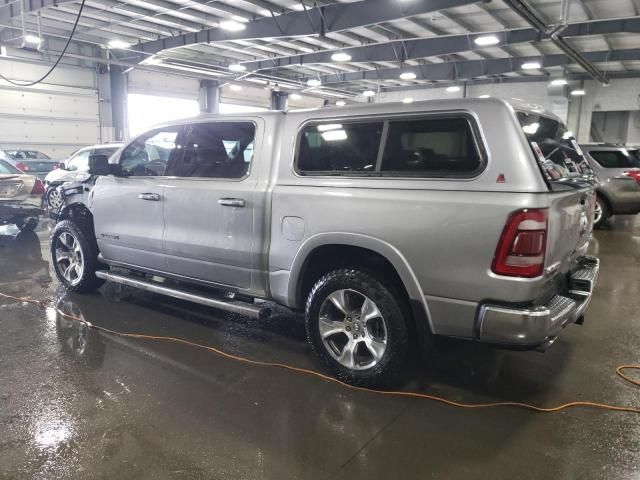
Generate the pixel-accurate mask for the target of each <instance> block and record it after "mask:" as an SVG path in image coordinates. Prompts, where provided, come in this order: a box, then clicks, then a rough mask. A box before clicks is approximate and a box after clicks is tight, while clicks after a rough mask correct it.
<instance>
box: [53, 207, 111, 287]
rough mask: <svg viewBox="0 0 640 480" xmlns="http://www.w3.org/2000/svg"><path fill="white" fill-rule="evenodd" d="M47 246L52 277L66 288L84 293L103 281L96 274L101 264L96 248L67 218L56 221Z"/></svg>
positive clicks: (98, 285)
mask: <svg viewBox="0 0 640 480" xmlns="http://www.w3.org/2000/svg"><path fill="white" fill-rule="evenodd" d="M50 247H51V258H52V260H53V269H54V271H55V273H56V277H58V280H60V283H62V285H63V286H64V287H65V288H66V289H67V290H69V291H72V292H78V293H86V292H91V291H93V290H96V289H97V288H99V287H100V286H101V285H102V284H103V283H104V280H102V279H100V278H98V277H96V270H99V269H100V267H101V265H100V263H99V262H98V248H97V247H96V246H95V242H91V241H89V240H88V239H87V237H86V235H85V233H84V232H83V231H82V229H80V228H79V227H78V226H77V225H76V224H75V223H73V222H71V221H69V220H64V221H62V222H60V223H58V224H57V225H56V227H55V228H54V230H53V234H52V235H51V245H50Z"/></svg>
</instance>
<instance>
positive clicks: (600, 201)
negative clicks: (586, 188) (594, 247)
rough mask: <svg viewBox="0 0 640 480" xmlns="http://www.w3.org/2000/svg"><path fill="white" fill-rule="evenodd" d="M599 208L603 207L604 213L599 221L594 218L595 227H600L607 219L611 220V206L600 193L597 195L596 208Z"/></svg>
mask: <svg viewBox="0 0 640 480" xmlns="http://www.w3.org/2000/svg"><path fill="white" fill-rule="evenodd" d="M598 208H600V209H601V212H602V214H601V215H600V218H599V219H597V221H596V220H594V222H593V227H594V228H600V227H601V226H602V225H604V223H605V222H606V221H607V220H609V217H611V207H609V203H608V202H607V201H606V200H605V199H604V198H603V197H601V196H600V195H596V210H597V209H598Z"/></svg>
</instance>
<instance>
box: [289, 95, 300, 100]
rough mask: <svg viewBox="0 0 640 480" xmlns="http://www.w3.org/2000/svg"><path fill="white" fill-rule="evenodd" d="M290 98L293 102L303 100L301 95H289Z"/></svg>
mask: <svg viewBox="0 0 640 480" xmlns="http://www.w3.org/2000/svg"><path fill="white" fill-rule="evenodd" d="M289 98H290V99H291V100H302V95H300V94H299V93H292V94H291V95H289Z"/></svg>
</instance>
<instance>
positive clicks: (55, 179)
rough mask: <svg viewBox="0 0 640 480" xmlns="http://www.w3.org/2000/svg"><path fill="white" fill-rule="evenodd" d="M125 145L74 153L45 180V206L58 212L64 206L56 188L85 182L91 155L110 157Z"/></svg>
mask: <svg viewBox="0 0 640 480" xmlns="http://www.w3.org/2000/svg"><path fill="white" fill-rule="evenodd" d="M122 145H123V144H121V143H110V144H105V145H92V146H90V147H84V148H81V149H79V150H77V151H76V152H74V153H73V154H72V155H71V156H70V157H69V158H68V159H67V160H65V161H64V168H59V169H57V170H54V171H52V172H51V173H49V174H48V175H47V176H46V177H45V179H44V187H45V195H44V200H45V205H46V206H47V208H49V209H51V210H53V211H57V210H58V209H59V208H60V207H61V206H62V198H61V197H60V194H59V192H58V191H57V189H56V187H58V186H60V185H62V184H63V183H64V182H78V181H84V180H86V178H87V177H88V175H87V171H88V170H89V157H90V156H91V155H106V156H107V157H110V156H111V155H113V154H114V153H115V152H116V151H117V150H118V149H119V148H120V147H121V146H122Z"/></svg>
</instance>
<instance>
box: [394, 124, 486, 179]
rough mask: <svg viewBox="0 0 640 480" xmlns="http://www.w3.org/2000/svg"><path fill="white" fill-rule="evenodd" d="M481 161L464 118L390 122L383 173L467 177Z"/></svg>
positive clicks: (470, 130) (476, 168)
mask: <svg viewBox="0 0 640 480" xmlns="http://www.w3.org/2000/svg"><path fill="white" fill-rule="evenodd" d="M481 164H482V159H481V156H480V154H479V152H478V148H477V146H476V143H475V140H474V136H473V131H472V129H471V125H470V124H469V122H468V121H467V119H465V118H463V117H455V118H431V119H420V120H403V121H391V122H389V130H388V135H387V139H386V143H385V149H384V155H383V157H382V167H381V171H382V172H383V174H385V173H386V174H393V173H396V174H398V175H412V176H421V177H439V176H450V175H451V176H468V175H470V174H473V173H474V172H476V171H477V170H478V169H479V168H480V166H481Z"/></svg>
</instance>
